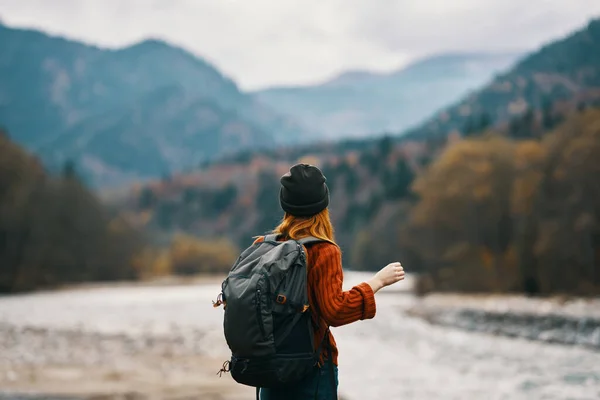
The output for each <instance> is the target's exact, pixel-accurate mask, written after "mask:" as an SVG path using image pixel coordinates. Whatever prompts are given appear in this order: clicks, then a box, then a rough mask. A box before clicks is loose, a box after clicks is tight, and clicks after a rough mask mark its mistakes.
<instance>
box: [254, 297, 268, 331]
mask: <svg viewBox="0 0 600 400" xmlns="http://www.w3.org/2000/svg"><path fill="white" fill-rule="evenodd" d="M256 318H257V319H258V327H259V328H260V333H261V334H262V336H263V338H264V337H265V336H266V335H267V333H266V332H265V324H264V322H263V319H262V312H261V307H260V289H257V290H256Z"/></svg>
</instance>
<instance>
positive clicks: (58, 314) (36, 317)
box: [0, 273, 600, 400]
mask: <svg viewBox="0 0 600 400" xmlns="http://www.w3.org/2000/svg"><path fill="white" fill-rule="evenodd" d="M365 277H366V276H365V275H364V274H360V273H347V276H346V278H345V281H346V283H345V286H346V287H350V286H352V285H353V284H354V283H357V282H360V281H361V280H362V279H364V278H365ZM409 287H410V280H409V281H408V282H402V283H400V284H398V285H397V286H395V287H393V288H389V289H384V290H383V291H382V292H381V293H379V294H378V295H377V315H376V317H375V318H374V319H373V320H369V321H360V322H357V323H354V324H351V325H348V326H345V327H338V328H332V331H333V333H334V335H335V337H336V340H337V342H338V347H339V350H340V357H339V362H340V394H341V395H342V396H343V397H344V399H349V400H359V399H361V400H371V399H373V400H374V399H402V400H404V399H413V400H435V399H445V400H452V399H457V400H458V399H461V400H462V399H489V400H501V399H502V400H504V399H506V400H536V399H540V400H541V399H549V400H550V399H556V400H559V399H560V400H567V399H573V400H575V399H577V400H598V399H600V352H595V351H592V350H588V349H583V348H578V347H569V346H561V345H553V344H546V343H540V342H531V341H526V340H522V339H511V338H506V337H496V336H492V335H484V334H479V333H470V332H463V331H458V330H454V329H450V328H445V327H438V326H432V325H429V324H428V323H426V322H424V321H422V320H420V319H416V318H413V317H409V316H407V315H405V314H404V311H405V310H406V309H407V308H408V307H410V306H411V305H412V304H413V303H414V302H415V301H416V299H415V298H414V296H413V295H412V294H410V292H409V291H408V290H407V289H408V288H409ZM218 291H219V285H218V284H202V285H181V286H156V287H153V286H118V287H104V288H94V289H74V290H68V291H58V292H42V293H36V294H29V295H21V296H10V297H5V298H0V323H3V324H8V325H11V326H22V327H40V328H46V329H57V330H80V331H89V332H99V333H108V334H114V333H126V334H129V335H133V336H135V335H141V334H154V335H169V334H170V333H172V332H174V331H177V332H179V333H181V332H187V331H189V332H196V333H197V332H199V331H201V332H202V335H200V336H198V335H196V336H194V337H197V338H198V339H192V340H198V341H200V342H201V343H199V345H200V346H202V348H203V349H204V351H205V352H206V353H208V354H209V355H211V356H215V357H224V358H225V357H227V347H226V344H225V343H224V340H223V336H222V330H221V324H222V310H221V309H214V308H213V307H212V304H211V300H213V299H214V298H215V296H216V294H217V293H218ZM0 357H1V355H0ZM215 379H217V378H215Z"/></svg>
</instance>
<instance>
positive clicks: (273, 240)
mask: <svg viewBox="0 0 600 400" xmlns="http://www.w3.org/2000/svg"><path fill="white" fill-rule="evenodd" d="M278 237H279V235H278V234H276V233H272V234H270V235H266V236H265V238H264V239H263V242H269V243H277V238H278Z"/></svg>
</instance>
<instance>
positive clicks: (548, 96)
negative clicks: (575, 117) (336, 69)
mask: <svg viewBox="0 0 600 400" xmlns="http://www.w3.org/2000/svg"><path fill="white" fill-rule="evenodd" d="M599 101H600V19H595V20H592V21H591V22H590V23H589V24H588V25H587V26H586V27H584V28H583V29H581V30H579V31H577V32H574V33H572V34H571V35H569V36H567V37H565V38H563V39H561V40H558V41H555V42H552V43H549V44H547V45H545V46H544V47H542V48H541V49H540V50H539V51H536V52H534V53H532V54H530V55H529V56H527V57H525V58H523V59H522V60H521V61H520V62H519V63H517V64H516V65H515V66H514V67H513V68H512V69H510V71H507V72H506V73H503V74H501V75H499V76H498V77H496V78H495V79H494V80H493V82H491V83H490V84H489V85H486V86H484V87H483V88H481V89H479V90H477V91H475V92H473V93H472V94H470V95H468V96H466V97H464V98H463V99H462V100H460V101H458V102H456V103H455V104H454V105H453V106H451V107H449V108H446V109H443V110H442V111H440V112H439V113H437V114H436V115H435V116H434V117H433V118H431V119H430V120H428V121H427V122H426V123H424V124H423V125H421V126H418V127H416V128H415V129H413V130H411V131H410V132H408V135H407V137H409V138H415V139H416V138H424V137H433V136H444V135H446V134H448V133H450V132H452V131H460V132H463V133H464V130H465V129H467V130H468V129H470V127H471V126H472V125H473V124H477V123H479V122H478V121H480V120H481V119H483V120H484V121H485V123H486V124H490V125H492V124H507V123H509V121H511V120H513V119H515V118H521V117H522V116H524V115H525V114H527V113H528V112H529V113H532V112H541V111H544V112H548V111H552V110H549V109H548V107H550V106H551V105H552V107H563V108H564V107H567V108H571V109H573V108H576V107H578V106H581V105H583V104H598V102H599Z"/></svg>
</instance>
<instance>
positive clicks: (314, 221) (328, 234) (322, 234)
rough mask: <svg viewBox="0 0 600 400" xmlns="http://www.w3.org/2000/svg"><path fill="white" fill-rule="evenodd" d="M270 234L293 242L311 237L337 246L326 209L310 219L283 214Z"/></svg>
mask: <svg viewBox="0 0 600 400" xmlns="http://www.w3.org/2000/svg"><path fill="white" fill-rule="evenodd" d="M272 233H275V234H278V235H281V236H284V237H286V238H288V239H294V240H298V239H302V238H303V237H306V236H313V237H315V238H317V239H322V240H326V241H328V242H330V243H332V244H335V245H336V246H337V244H336V243H335V231H334V229H333V224H332V223H331V219H330V218H329V210H328V209H327V208H326V209H324V210H323V211H321V212H320V213H318V214H316V215H313V216H311V217H295V216H293V215H291V214H289V213H285V214H284V216H283V220H282V221H281V223H280V224H279V225H278V226H277V227H276V228H275V229H273V231H272Z"/></svg>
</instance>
